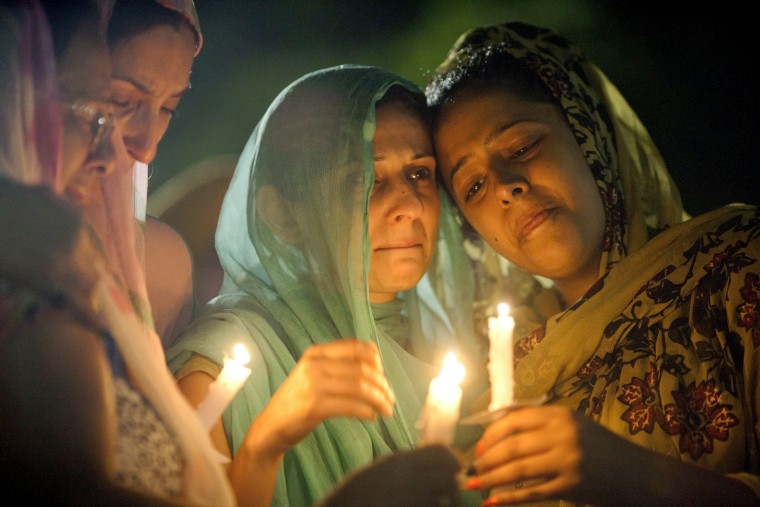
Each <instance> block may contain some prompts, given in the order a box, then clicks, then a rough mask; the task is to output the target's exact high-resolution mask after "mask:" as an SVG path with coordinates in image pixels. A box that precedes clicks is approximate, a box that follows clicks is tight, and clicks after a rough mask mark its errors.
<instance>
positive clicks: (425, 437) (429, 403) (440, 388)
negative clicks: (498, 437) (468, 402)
mask: <svg viewBox="0 0 760 507" xmlns="http://www.w3.org/2000/svg"><path fill="white" fill-rule="evenodd" d="M463 379H464V366H463V365H462V364H460V363H459V362H458V361H457V359H456V356H454V354H453V353H452V352H449V353H448V354H447V355H446V358H445V359H444V361H443V367H442V368H441V373H440V374H439V375H438V376H437V377H436V378H434V379H433V380H432V381H431V382H430V389H429V391H428V395H427V400H426V401H425V406H424V407H423V408H422V417H421V418H420V421H419V423H418V427H419V428H420V434H419V437H418V439H417V445H419V446H422V445H430V444H443V445H450V444H451V442H453V441H454V433H455V431H456V425H457V420H458V419H459V406H460V404H461V402H462V389H461V388H460V387H459V384H461V383H462V380H463Z"/></svg>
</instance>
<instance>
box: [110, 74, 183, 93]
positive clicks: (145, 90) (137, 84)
mask: <svg viewBox="0 0 760 507" xmlns="http://www.w3.org/2000/svg"><path fill="white" fill-rule="evenodd" d="M111 79H116V80H117V81H125V82H127V83H129V84H131V85H132V86H134V87H135V88H137V89H138V90H139V91H141V92H142V93H144V94H146V95H151V96H152V95H153V92H152V90H150V89H149V88H148V87H147V86H146V85H144V84H143V83H141V82H140V81H138V80H136V79H134V78H132V77H129V76H119V75H112V76H111ZM190 88H191V85H190V83H189V82H188V83H187V86H186V87H185V88H183V89H182V90H181V91H179V92H177V93H175V94H174V95H172V97H180V96H182V94H183V93H185V92H186V91H187V90H189V89H190Z"/></svg>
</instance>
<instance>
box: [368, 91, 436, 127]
mask: <svg viewBox="0 0 760 507" xmlns="http://www.w3.org/2000/svg"><path fill="white" fill-rule="evenodd" d="M388 104H400V105H402V106H404V107H405V108H406V109H407V110H408V111H409V112H410V113H412V114H414V115H415V116H417V117H418V118H419V119H420V120H422V124H423V125H425V127H426V128H428V129H429V128H430V126H431V125H432V115H431V114H430V109H429V108H428V107H427V105H426V104H425V96H424V95H422V94H420V93H415V92H412V91H411V90H409V89H408V88H405V87H403V86H401V85H393V86H391V87H390V88H388V91H386V92H385V95H383V96H382V98H380V100H378V101H377V102H376V103H375V110H377V109H379V108H381V107H383V106H387V105H388Z"/></svg>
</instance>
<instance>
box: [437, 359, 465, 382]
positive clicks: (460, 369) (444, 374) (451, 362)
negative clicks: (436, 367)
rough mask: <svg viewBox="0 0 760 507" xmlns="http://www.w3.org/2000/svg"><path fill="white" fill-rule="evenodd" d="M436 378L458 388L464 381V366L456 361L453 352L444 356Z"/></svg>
mask: <svg viewBox="0 0 760 507" xmlns="http://www.w3.org/2000/svg"><path fill="white" fill-rule="evenodd" d="M438 378H440V379H442V380H443V381H444V382H446V383H447V384H449V385H451V386H458V385H459V384H461V383H462V380H463V379H464V365H462V364H461V363H460V362H459V361H457V358H456V356H455V355H454V353H453V352H449V353H448V354H446V357H445V358H444V360H443V366H442V367H441V373H440V374H439V375H438Z"/></svg>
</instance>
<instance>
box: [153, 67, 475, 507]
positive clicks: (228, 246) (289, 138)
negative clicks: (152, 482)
mask: <svg viewBox="0 0 760 507" xmlns="http://www.w3.org/2000/svg"><path fill="white" fill-rule="evenodd" d="M394 86H397V87H401V88H403V89H405V90H407V91H408V92H409V93H410V94H412V95H413V96H416V97H418V100H420V101H421V103H422V104H423V105H424V97H423V96H422V94H421V92H420V90H419V89H418V88H417V87H416V86H415V85H414V84H413V83H411V82H409V81H407V80H405V79H403V78H401V77H399V76H396V75H394V74H392V73H390V72H387V71H385V70H382V69H379V68H373V67H365V66H355V65H342V66H338V67H332V68H328V69H323V70H320V71H317V72H313V73H310V74H307V75H305V76H303V77H302V78H300V79H298V80H296V81H295V82H293V83H292V84H291V85H290V86H288V87H287V88H286V89H285V90H283V91H282V92H281V93H280V94H279V95H278V97H277V98H276V99H275V100H274V102H273V103H272V104H271V106H270V107H269V109H268V110H267V112H266V113H265V114H264V116H263V118H262V119H261V121H260V122H259V124H258V125H257V126H256V128H255V130H254V131H253V133H252V135H251V137H250V138H249V141H248V143H247V144H246V146H245V148H244V150H243V152H242V154H241V156H240V159H239V162H238V164H237V167H236V170H235V173H234V175H233V178H232V181H231V183H230V185H229V189H228V191H227V194H226V195H225V198H224V202H223V204H222V209H221V214H220V218H219V224H218V228H217V232H216V248H217V252H218V254H219V258H220V260H221V264H222V266H223V268H224V272H225V279H224V283H223V287H222V290H221V295H220V296H219V297H217V298H216V299H214V300H212V302H211V303H210V305H209V308H208V310H209V314H208V315H207V316H205V317H200V318H199V319H198V320H196V321H195V322H194V323H193V324H191V326H190V328H189V329H188V330H187V331H186V332H185V333H183V334H182V335H181V336H180V337H179V338H178V343H177V345H175V346H174V347H173V348H171V349H169V351H167V355H168V357H169V361H170V366H171V367H172V369H174V370H177V369H178V368H179V367H181V366H182V365H183V364H184V363H185V361H187V359H188V357H189V356H190V354H191V353H193V352H195V353H200V354H202V355H204V356H206V357H209V358H211V359H213V360H214V361H216V362H217V363H219V364H221V361H222V360H223V358H224V356H225V355H229V353H230V351H231V350H232V346H233V344H234V343H235V342H237V341H241V342H243V343H244V344H245V345H246V346H247V347H248V348H249V350H250V351H251V355H252V356H253V359H252V362H251V365H250V368H251V369H252V371H253V373H252V375H251V377H249V379H248V381H247V382H246V383H245V385H244V386H243V388H242V390H241V393H240V394H238V396H237V397H236V398H235V399H234V400H233V402H232V404H231V406H230V408H228V410H227V411H226V412H225V414H224V416H223V422H224V426H225V430H226V432H227V438H228V442H229V443H230V447H231V448H232V450H233V453H234V452H236V451H237V448H238V447H239V446H240V445H241V442H242V441H243V438H244V435H245V433H246V431H247V429H248V426H249V425H250V423H251V421H252V419H253V417H255V415H256V414H258V413H259V412H260V411H261V410H262V409H263V408H264V406H265V405H266V403H267V402H268V400H269V399H270V397H271V395H272V393H273V392H274V391H275V390H276V389H277V387H278V386H279V385H280V384H281V383H282V382H283V381H284V380H285V378H286V377H287V375H288V374H289V373H290V372H291V371H292V369H293V368H294V366H295V364H296V362H297V361H298V359H299V358H300V357H301V355H302V354H303V352H304V351H305V350H306V349H307V348H308V347H309V346H311V345H313V344H319V343H326V342H330V341H333V340H336V339H339V338H342V337H358V338H359V339H362V340H369V341H372V342H374V343H376V344H377V345H378V348H379V350H380V353H381V356H382V360H383V365H384V369H385V373H386V375H387V377H388V380H389V381H390V384H391V386H392V387H393V389H394V391H395V393H396V396H397V400H398V402H397V404H396V408H395V411H394V414H393V416H391V417H388V418H384V419H381V420H378V421H360V420H356V419H347V418H334V419H330V420H327V421H325V422H324V423H323V424H320V425H319V426H318V427H317V428H316V429H315V430H314V431H313V432H312V433H311V434H309V435H308V436H307V437H306V439H305V440H303V441H302V442H301V443H299V444H298V445H297V446H295V447H294V448H293V449H291V450H290V451H289V452H288V453H287V454H286V456H285V460H284V467H282V468H281V470H280V472H279V477H278V481H277V486H276V490H275V496H274V504H277V505H285V504H288V503H289V504H290V505H309V504H312V503H314V502H315V501H316V500H318V499H319V498H321V497H322V496H324V495H325V494H326V493H327V492H328V491H329V490H330V489H331V487H332V486H333V485H334V484H335V483H336V482H337V481H339V480H340V479H341V478H342V477H343V476H344V475H345V474H346V473H347V472H349V471H350V470H352V469H354V468H356V467H357V466H361V465H364V464H367V463H369V462H370V461H371V460H372V459H373V458H374V457H376V456H378V455H381V454H385V453H388V452H391V451H393V450H397V449H407V448H410V447H412V446H413V445H414V442H415V439H416V431H415V427H414V424H415V422H416V420H417V417H418V415H419V412H420V408H421V405H422V402H423V400H424V397H425V395H426V392H427V387H428V384H429V382H430V379H431V378H432V377H433V376H434V375H435V374H436V373H437V370H438V369H439V368H440V364H441V362H442V359H443V356H444V355H445V354H446V352H448V351H449V350H453V351H454V352H455V353H456V354H457V356H458V358H459V359H460V361H462V362H464V363H465V364H474V363H475V362H476V357H477V350H476V348H475V345H474V339H473V332H472V315H471V305H472V280H471V275H470V272H469V268H468V263H467V260H466V257H465V255H464V252H463V251H462V241H461V233H460V230H459V227H458V225H457V224H456V223H455V222H454V220H453V213H452V212H451V210H450V208H449V206H450V204H449V203H448V202H447V201H446V200H442V203H441V218H440V222H439V232H438V236H437V244H436V248H437V250H436V252H435V255H434V259H433V262H432V266H431V268H430V270H429V272H428V274H427V275H426V276H425V277H424V278H423V280H422V281H421V282H420V283H419V284H418V285H417V287H415V288H413V289H411V290H409V291H407V292H405V293H403V294H402V295H400V298H401V301H396V302H392V303H391V304H389V305H381V307H380V306H377V305H375V308H374V309H373V305H371V304H370V301H369V297H368V281H367V279H368V271H369V239H368V226H367V224H368V203H369V199H370V195H371V192H372V188H373V184H374V174H375V173H374V156H373V137H374V133H375V127H376V124H375V104H376V103H377V101H378V100H380V99H381V97H383V96H384V95H385V94H386V93H387V92H388V90H389V89H390V88H391V87H394ZM381 313H382V314H384V315H383V316H381V315H380V314H381ZM385 314H389V315H385ZM405 323H406V324H405ZM399 326H400V328H401V329H402V332H400V333H399V332H397V330H398V329H399ZM407 340H408V341H407ZM470 361H472V362H470ZM469 371H472V372H473V374H472V375H473V377H475V376H476V375H477V374H476V373H474V372H475V371H476V370H475V369H474V368H473V369H471V370H469ZM473 380H474V379H473Z"/></svg>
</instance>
